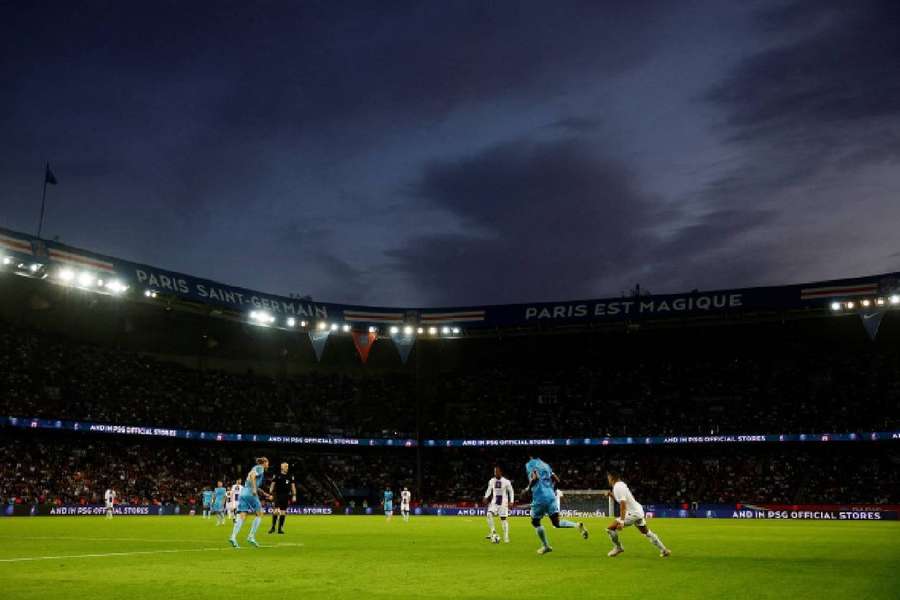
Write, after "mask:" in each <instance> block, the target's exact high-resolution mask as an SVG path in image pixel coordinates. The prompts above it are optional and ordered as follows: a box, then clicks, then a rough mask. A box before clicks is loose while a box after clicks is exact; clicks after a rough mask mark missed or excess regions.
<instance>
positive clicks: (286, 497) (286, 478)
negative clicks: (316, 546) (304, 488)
mask: <svg viewBox="0 0 900 600" xmlns="http://www.w3.org/2000/svg"><path fill="white" fill-rule="evenodd" d="M269 493H270V494H272V495H273V496H274V497H275V502H274V504H273V510H272V528H271V529H269V533H275V525H276V524H277V525H278V533H284V517H285V516H286V515H287V507H288V505H289V504H290V503H291V502H296V501H297V484H296V483H295V482H294V476H293V475H288V464H287V463H281V472H280V473H278V474H277V475H275V476H274V477H272V485H270V486H269Z"/></svg>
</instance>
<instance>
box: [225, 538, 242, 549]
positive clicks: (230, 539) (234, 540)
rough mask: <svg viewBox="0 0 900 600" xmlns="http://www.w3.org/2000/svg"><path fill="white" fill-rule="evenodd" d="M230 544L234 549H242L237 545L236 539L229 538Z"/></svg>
mask: <svg viewBox="0 0 900 600" xmlns="http://www.w3.org/2000/svg"><path fill="white" fill-rule="evenodd" d="M228 543H229V544H231V547H232V548H240V546H239V545H238V543H237V540H236V539H234V538H228Z"/></svg>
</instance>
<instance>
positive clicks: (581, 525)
mask: <svg viewBox="0 0 900 600" xmlns="http://www.w3.org/2000/svg"><path fill="white" fill-rule="evenodd" d="M578 531H579V533H581V537H583V538H584V539H588V536H589V535H590V534H589V533H588V530H587V527H585V526H584V523H579V524H578Z"/></svg>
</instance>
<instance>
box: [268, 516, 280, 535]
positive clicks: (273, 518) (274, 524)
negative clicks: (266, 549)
mask: <svg viewBox="0 0 900 600" xmlns="http://www.w3.org/2000/svg"><path fill="white" fill-rule="evenodd" d="M276 525H278V515H276V514H275V513H272V528H271V529H269V533H272V532H273V531H275V526H276Z"/></svg>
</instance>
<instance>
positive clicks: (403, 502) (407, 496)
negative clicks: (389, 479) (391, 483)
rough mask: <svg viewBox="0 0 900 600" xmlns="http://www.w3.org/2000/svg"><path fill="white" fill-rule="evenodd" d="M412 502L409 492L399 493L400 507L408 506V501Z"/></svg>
mask: <svg viewBox="0 0 900 600" xmlns="http://www.w3.org/2000/svg"><path fill="white" fill-rule="evenodd" d="M410 500H412V494H411V493H410V491H409V490H403V491H402V492H400V504H401V505H402V506H409V501H410Z"/></svg>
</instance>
